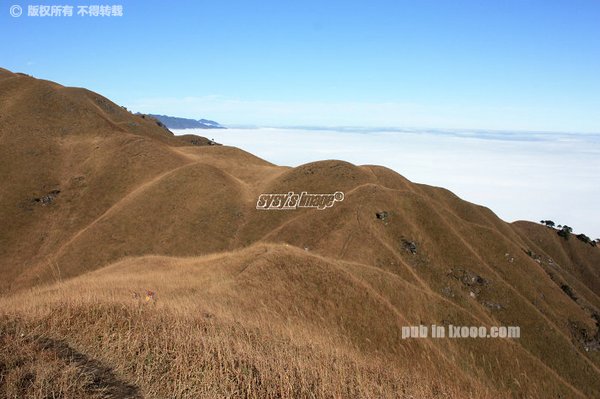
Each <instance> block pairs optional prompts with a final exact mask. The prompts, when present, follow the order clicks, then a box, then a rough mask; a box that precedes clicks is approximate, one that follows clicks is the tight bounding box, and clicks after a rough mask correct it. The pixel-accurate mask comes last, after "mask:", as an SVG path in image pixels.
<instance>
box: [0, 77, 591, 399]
mask: <svg viewBox="0 0 600 399" xmlns="http://www.w3.org/2000/svg"><path fill="white" fill-rule="evenodd" d="M0 109H1V110H2V124H1V125H0V180H1V181H3V182H8V184H4V185H2V186H0V220H1V221H2V223H3V226H9V228H3V229H0V289H1V291H0V292H1V293H0V318H1V322H0V332H1V336H0V343H1V345H0V396H6V397H15V398H17V397H23V396H25V397H39V398H46V397H72V398H77V397H127V396H128V397H141V396H144V397H149V398H171V397H190V398H195V397H339V398H346V397H377V398H379V397H414V398H421V397H424V398H427V397H432V398H433V397H456V398H463V397H473V398H485V397H531V398H547V397H563V398H583V397H598V396H599V395H600V378H599V377H600V354H599V352H598V351H597V350H591V351H586V350H585V349H586V346H585V345H588V349H589V346H590V342H591V343H592V344H593V340H594V339H598V338H597V337H598V335H597V334H598V332H597V331H598V324H597V323H596V321H595V319H596V320H598V319H600V310H599V309H600V293H599V291H598V290H599V289H600V272H599V270H598V264H599V263H600V250H599V249H598V248H592V247H591V246H589V245H588V246H586V245H585V244H583V243H581V242H578V241H577V240H576V239H571V240H570V241H565V240H563V239H560V238H558V236H557V235H556V232H555V231H553V230H551V229H547V228H545V227H542V226H539V225H534V224H531V223H527V222H520V223H515V224H508V223H505V222H503V221H502V220H500V219H498V218H497V217H496V215H494V214H493V212H492V211H490V210H489V209H487V208H484V207H481V206H477V205H474V204H471V203H468V202H466V201H463V200H461V199H460V198H458V197H456V196H455V195H453V194H452V193H450V192H448V191H447V190H444V189H441V188H436V187H430V186H426V185H419V184H414V183H411V182H410V181H408V180H406V179H405V178H403V177H402V176H400V175H399V174H397V173H395V172H393V171H391V170H389V169H386V168H384V167H379V166H356V165H352V164H350V163H347V162H343V161H334V160H328V161H320V162H313V163H310V164H306V165H302V166H299V167H297V168H287V167H280V166H276V165H272V164H270V163H268V162H266V161H264V160H262V159H259V158H257V157H255V156H253V155H251V154H248V153H247V152H244V151H242V150H240V149H236V148H231V147H224V146H223V147H221V146H199V147H198V146H192V145H190V144H191V142H192V141H193V142H195V143H200V144H202V143H205V142H206V141H204V140H201V139H198V138H194V137H185V138H177V137H175V136H173V135H172V134H170V132H168V131H166V130H164V129H163V128H161V127H160V126H158V125H157V124H156V123H155V121H153V120H151V119H148V118H142V117H141V116H137V115H132V114H131V113H129V112H127V111H126V110H123V109H122V108H121V107H119V106H117V105H115V104H113V103H112V102H110V101H109V100H107V99H105V98H104V97H102V96H100V95H98V94H96V93H92V92H89V91H87V90H84V89H73V88H65V87H63V86H60V85H57V84H55V83H52V82H46V81H40V80H37V79H33V78H30V77H25V76H21V75H16V74H13V73H11V72H8V71H6V70H2V69H0ZM57 189H60V193H59V194H58V195H57V196H56V198H54V200H53V202H52V203H51V204H46V203H44V204H42V203H40V202H39V201H38V202H35V201H34V200H33V198H39V197H41V196H44V195H45V194H47V193H49V192H53V191H54V190H57ZM289 191H296V192H300V191H308V192H313V193H327V192H335V191H343V192H344V193H345V199H344V201H343V202H341V203H337V204H336V205H335V206H334V207H333V208H330V209H327V210H326V211H313V210H296V211H290V212H270V211H269V212H264V211H262V212H261V211H257V210H256V209H255V204H256V199H257V197H258V195H259V194H260V193H287V192H289ZM383 210H385V211H387V212H388V215H389V217H388V219H387V220H386V221H385V222H383V221H381V220H379V219H377V218H376V217H375V213H376V212H379V211H383ZM406 240H409V241H414V242H415V243H416V246H417V249H418V250H417V253H412V252H410V251H407V249H406V247H405V242H406ZM531 251H533V252H535V254H536V256H539V259H537V258H534V257H532V256H531ZM528 254H529V255H528ZM460 273H468V275H471V276H478V277H479V278H481V281H485V284H481V285H480V286H477V287H473V286H472V285H470V284H469V283H468V282H465V281H464V279H461V278H460V275H461V274H460ZM457 276H458V277H457ZM565 286H568V287H569V289H568V290H565V288H564V287H565ZM473 291H476V292H473ZM569 293H570V294H569ZM420 323H423V324H433V323H435V324H438V325H440V324H454V325H475V326H480V325H483V326H493V325H516V326H520V327H521V332H522V334H521V335H522V336H521V338H520V339H519V340H510V341H507V340H473V339H466V340H448V339H443V340H431V339H428V340H402V339H401V337H400V331H401V327H402V326H407V325H416V324H420ZM592 348H593V345H592Z"/></svg>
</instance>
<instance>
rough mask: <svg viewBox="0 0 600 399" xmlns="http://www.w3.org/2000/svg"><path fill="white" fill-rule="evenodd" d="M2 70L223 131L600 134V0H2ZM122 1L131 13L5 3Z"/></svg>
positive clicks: (0, 50)
mask: <svg viewBox="0 0 600 399" xmlns="http://www.w3.org/2000/svg"><path fill="white" fill-rule="evenodd" d="M0 4H1V8H0V37H1V38H2V42H1V43H2V44H1V45H0V66H2V67H4V68H7V69H10V70H13V71H20V72H25V73H29V74H32V75H34V76H36V77H41V78H46V79H50V80H53V81H57V82H59V83H61V84H65V85H69V86H83V87H87V88H89V89H91V90H94V91H97V92H99V93H101V94H103V95H105V96H107V97H109V98H110V99H112V100H113V101H115V102H117V103H119V104H121V105H125V106H127V107H129V108H131V109H133V110H134V111H142V112H155V113H168V114H172V115H176V116H186V117H194V118H200V117H205V118H210V119H215V120H218V121H219V122H222V123H225V124H249V125H262V126H265V125H268V126H286V125H328V126H336V125H347V126H397V127H437V128H455V129H460V128H469V129H470V128H480V129H506V130H542V131H545V130H547V131H563V132H564V131H569V132H600V112H599V111H598V110H600V72H599V71H600V2H599V1H595V0H590V1H582V0H570V1H549V0H546V1H527V0H521V1H511V0H502V1H500V0H497V1H459V0H453V1H411V2H407V1H398V0H396V1H377V0H374V1H368V2H367V1H306V0H305V1H287V0H279V1H254V2H250V1H228V0H223V1H189V2H183V1H182V2H167V1H160V2H159V1H135V2H133V1H122V0H114V1H108V2H104V3H100V2H94V1H93V0H92V1H89V2H81V1H69V0H61V1H60V2H55V1H37V2H34V1H20V0H10V1H5V0H2V1H1V2H0ZM13 4H16V5H20V6H22V7H23V9H25V13H26V9H27V6H28V5H40V4H45V5H64V4H67V5H74V6H76V5H81V4H85V5H89V4H110V5H113V4H114V5H122V6H123V9H124V16H123V17H110V18H107V17H105V18H102V17H75V16H73V17H53V18H48V17H46V18H39V17H28V16H26V15H22V16H21V17H19V18H13V17H11V15H10V13H9V9H10V6H11V5H13Z"/></svg>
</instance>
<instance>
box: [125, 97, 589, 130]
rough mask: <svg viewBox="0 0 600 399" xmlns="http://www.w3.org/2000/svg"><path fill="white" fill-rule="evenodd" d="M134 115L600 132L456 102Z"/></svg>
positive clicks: (207, 100)
mask: <svg viewBox="0 0 600 399" xmlns="http://www.w3.org/2000/svg"><path fill="white" fill-rule="evenodd" d="M126 105H127V107H128V108H130V109H132V110H133V111H137V112H143V113H152V114H157V113H158V114H166V115H172V116H179V117H185V118H192V119H200V118H206V119H212V120H216V121H218V122H219V123H222V124H224V125H226V126H227V125H246V126H247V125H255V126H412V127H419V128H431V127H445V128H454V129H498V130H528V131H569V132H600V121H599V120H598V118H590V116H589V115H587V114H586V113H585V112H584V110H581V109H579V108H577V107H567V106H559V105H557V106H556V109H548V108H547V107H545V108H541V107H540V108H531V107H529V108H528V107H524V106H501V105H498V106H490V105H483V104H481V105H467V104H459V103H452V102H444V103H443V104H438V105H435V104H419V103H413V102H364V101H360V102H357V101H343V102H339V101H330V102H327V101H310V102H302V101H260V100H241V99H231V98H227V97H223V96H205V97H184V98H176V97H167V98H145V99H138V100H135V101H131V102H126Z"/></svg>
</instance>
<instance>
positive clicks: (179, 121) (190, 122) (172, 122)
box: [148, 114, 225, 129]
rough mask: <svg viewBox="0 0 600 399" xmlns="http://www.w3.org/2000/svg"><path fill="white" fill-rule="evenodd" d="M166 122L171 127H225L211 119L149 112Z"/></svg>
mask: <svg viewBox="0 0 600 399" xmlns="http://www.w3.org/2000/svg"><path fill="white" fill-rule="evenodd" d="M148 115H150V116H152V117H153V118H156V119H158V120H159V121H161V122H162V123H163V124H165V125H166V126H167V127H168V128H169V129H225V126H222V125H221V124H219V123H218V122H215V121H211V120H210V119H188V118H179V117H176V116H168V115H156V114H148Z"/></svg>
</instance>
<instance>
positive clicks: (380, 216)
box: [375, 211, 388, 222]
mask: <svg viewBox="0 0 600 399" xmlns="http://www.w3.org/2000/svg"><path fill="white" fill-rule="evenodd" d="M375 217H376V218H377V219H379V220H383V221H384V222H386V221H387V219H388V213H387V211H381V212H375Z"/></svg>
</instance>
